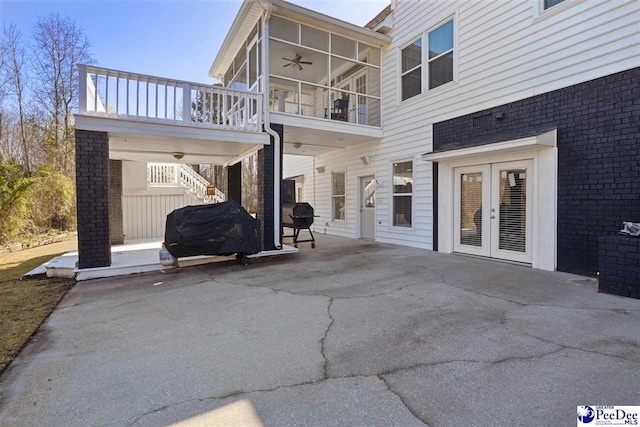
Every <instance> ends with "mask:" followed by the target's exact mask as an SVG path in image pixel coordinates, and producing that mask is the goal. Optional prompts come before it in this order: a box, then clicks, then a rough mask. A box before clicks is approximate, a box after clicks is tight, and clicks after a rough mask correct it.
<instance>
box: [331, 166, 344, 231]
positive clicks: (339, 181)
mask: <svg viewBox="0 0 640 427" xmlns="http://www.w3.org/2000/svg"><path fill="white" fill-rule="evenodd" d="M345 193H346V192H345V173H344V172H331V196H332V199H333V200H332V219H333V220H334V221H336V220H337V221H344V220H345V218H346V212H345V210H346V203H345V200H346V197H345Z"/></svg>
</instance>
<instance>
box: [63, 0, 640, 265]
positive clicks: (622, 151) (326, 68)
mask: <svg viewBox="0 0 640 427" xmlns="http://www.w3.org/2000/svg"><path fill="white" fill-rule="evenodd" d="M374 13H375V12H374ZM372 15H373V13H372ZM639 26H640V2H638V1H633V0H615V1H608V2H601V1H591V0H517V1H509V2H504V1H497V2H469V1H420V2H416V1H409V0H394V1H393V2H392V3H391V5H390V6H389V7H388V8H387V9H385V10H384V11H382V12H381V13H380V14H379V15H378V16H376V17H375V18H374V20H373V21H371V23H370V24H368V25H367V26H366V27H365V28H362V27H358V26H355V25H352V24H349V23H346V22H343V21H340V20H338V19H335V18H332V17H329V16H326V15H323V14H320V13H317V12H314V11H312V10H308V9H305V8H302V7H300V6H297V5H294V4H290V3H287V2H284V1H282V0H246V1H244V3H243V4H242V6H241V8H240V11H239V12H238V15H237V17H236V19H235V20H234V22H233V24H232V25H231V28H230V30H229V33H228V35H227V37H226V38H225V40H224V43H223V45H222V47H221V49H220V51H219V53H218V55H217V57H216V58H215V59H214V61H213V64H212V66H211V68H210V71H209V74H210V76H212V77H216V78H218V79H219V80H220V82H221V83H222V84H221V85H213V86H212V85H204V84H197V83H191V82H183V81H178V80H172V79H168V78H161V77H152V76H144V75H139V74H133V73H128V72H123V71H116V70H108V69H103V68H96V67H81V80H80V81H81V87H80V94H81V99H80V107H79V112H78V114H77V115H76V129H77V130H76V145H77V148H76V150H77V191H78V233H79V256H80V264H79V266H80V268H89V267H100V266H105V265H109V263H110V262H111V261H110V242H111V238H110V235H109V230H110V229H111V230H117V229H120V228H121V224H118V221H122V213H121V212H122V197H121V195H122V179H123V175H122V163H123V162H136V161H137V162H171V163H175V162H176V161H177V162H181V163H187V164H194V163H216V164H221V165H224V166H226V172H227V173H226V177H227V178H226V179H227V185H226V188H225V193H226V196H227V197H228V198H230V199H234V200H238V201H240V200H241V197H240V196H241V194H240V179H241V174H240V164H239V162H240V161H241V160H242V159H243V158H245V157H246V156H249V155H251V154H254V153H256V152H257V153H258V166H259V167H258V168H259V171H258V174H259V186H258V187H259V198H260V200H259V203H258V217H259V218H260V219H261V220H262V224H263V227H262V230H263V235H264V237H263V247H264V248H265V249H271V250H273V249H277V248H279V247H280V246H281V243H282V231H281V224H280V180H281V179H282V178H283V176H284V177H285V178H288V177H293V178H294V179H296V182H297V183H298V197H299V198H301V199H304V201H307V202H310V203H311V204H312V205H314V207H315V209H316V214H317V215H319V218H317V221H316V231H320V232H326V233H327V234H334V235H340V236H345V237H353V238H366V239H372V240H375V241H379V242H388V243H396V244H403V245H411V246H416V247H422V248H426V249H432V250H438V251H441V252H446V253H451V252H456V253H462V254H469V255H475V256H484V257H491V258H498V259H504V260H509V261H513V262H520V263H524V264H528V265H531V266H532V267H534V268H542V269H547V270H556V269H557V270H562V271H569V272H576V273H582V274H591V275H592V274H594V273H595V271H596V269H597V247H596V239H597V237H599V236H601V235H604V234H606V233H614V232H616V231H617V230H618V229H619V228H620V226H621V223H622V221H623V220H634V219H635V220H638V217H639V216H640V197H638V194H640V176H639V175H638V174H639V171H640V154H639V152H638V146H639V143H638V137H639V134H640V129H639V124H638V123H639V122H640V117H639V115H640V91H639V89H638V88H639V86H640V68H639V67H640V37H639ZM283 168H284V170H283ZM119 227H120V228H119ZM111 237H113V236H111Z"/></svg>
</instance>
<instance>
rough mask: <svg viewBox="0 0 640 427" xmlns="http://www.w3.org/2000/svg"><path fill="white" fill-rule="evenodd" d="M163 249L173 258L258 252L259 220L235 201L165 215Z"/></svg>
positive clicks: (189, 207)
mask: <svg viewBox="0 0 640 427" xmlns="http://www.w3.org/2000/svg"><path fill="white" fill-rule="evenodd" d="M164 246H165V247H166V248H167V250H168V251H169V252H170V253H171V255H173V256H174V257H175V258H180V257H187V256H196V255H232V254H235V253H246V254H255V253H258V252H260V220H257V219H254V218H253V217H252V216H251V215H249V214H248V213H247V211H245V210H244V208H243V207H242V206H240V205H239V204H238V203H236V202H234V201H228V202H222V203H215V204H211V205H197V206H186V207H184V208H180V209H176V210H175V211H173V212H171V213H170V214H169V215H167V225H166V227H165V233H164Z"/></svg>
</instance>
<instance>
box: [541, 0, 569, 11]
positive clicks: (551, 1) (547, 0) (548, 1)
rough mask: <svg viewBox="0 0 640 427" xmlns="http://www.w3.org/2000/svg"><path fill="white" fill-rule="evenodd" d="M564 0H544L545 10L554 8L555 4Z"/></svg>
mask: <svg viewBox="0 0 640 427" xmlns="http://www.w3.org/2000/svg"><path fill="white" fill-rule="evenodd" d="M563 1H564V0H544V10H547V9H549V8H552V7H553V6H555V5H557V4H560V3H562V2H563Z"/></svg>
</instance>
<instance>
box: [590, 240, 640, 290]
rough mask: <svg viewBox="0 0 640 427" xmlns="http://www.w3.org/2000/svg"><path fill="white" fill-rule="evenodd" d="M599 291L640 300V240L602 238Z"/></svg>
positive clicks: (600, 244)
mask: <svg viewBox="0 0 640 427" xmlns="http://www.w3.org/2000/svg"><path fill="white" fill-rule="evenodd" d="M598 250H599V253H600V257H599V261H600V276H599V278H598V289H599V290H600V291H601V292H606V293H609V294H616V295H622V296H625V297H632V298H640V238H639V237H629V236H622V235H618V236H609V237H601V238H600V239H599V242H598Z"/></svg>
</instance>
